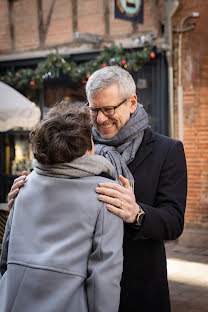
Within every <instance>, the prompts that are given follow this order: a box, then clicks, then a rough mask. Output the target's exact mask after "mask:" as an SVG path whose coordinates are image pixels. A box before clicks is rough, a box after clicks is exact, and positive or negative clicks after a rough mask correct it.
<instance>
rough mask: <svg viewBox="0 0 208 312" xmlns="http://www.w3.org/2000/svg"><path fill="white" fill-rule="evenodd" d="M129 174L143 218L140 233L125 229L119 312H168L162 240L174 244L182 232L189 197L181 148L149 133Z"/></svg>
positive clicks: (168, 140)
mask: <svg viewBox="0 0 208 312" xmlns="http://www.w3.org/2000/svg"><path fill="white" fill-rule="evenodd" d="M129 169H130V171H131V172H132V174H133V176H134V179H135V189H134V192H135V196H136V201H137V203H138V204H139V205H140V206H141V207H142V209H143V210H144V211H145V213H146V215H145V219H144V222H143V224H142V227H141V228H140V229H137V228H135V227H134V226H133V225H131V224H127V223H125V234H124V245H123V248H124V267H123V276H122V281H121V299H120V309H119V312H137V311H138V312H153V311H156V312H157V311H158V312H168V311H170V300H169V290H168V281H167V268H166V255H165V247H164V240H175V239H177V238H178V237H179V236H180V235H181V233H182V231H183V225H184V212H185V205H186V195H187V171H186V160H185V155H184V150H183V145H182V143H181V142H180V141H176V140H173V139H171V138H169V137H166V136H163V135H160V134H157V133H154V132H153V131H152V130H151V129H149V128H148V129H146V130H145V134H144V137H143V140H142V143H141V145H140V148H139V149H138V151H137V154H136V157H135V159H134V161H133V162H132V163H131V164H130V165H129Z"/></svg>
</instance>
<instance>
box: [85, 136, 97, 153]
mask: <svg viewBox="0 0 208 312" xmlns="http://www.w3.org/2000/svg"><path fill="white" fill-rule="evenodd" d="M91 142H92V149H91V150H87V151H86V153H85V155H94V153H95V144H94V142H93V138H92V136H91Z"/></svg>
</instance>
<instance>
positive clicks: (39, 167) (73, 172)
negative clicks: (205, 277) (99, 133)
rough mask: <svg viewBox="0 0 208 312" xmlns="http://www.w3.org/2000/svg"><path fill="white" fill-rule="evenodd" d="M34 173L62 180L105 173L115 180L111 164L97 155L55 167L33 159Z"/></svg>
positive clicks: (86, 156) (84, 156) (83, 157)
mask: <svg viewBox="0 0 208 312" xmlns="http://www.w3.org/2000/svg"><path fill="white" fill-rule="evenodd" d="M33 165H34V171H35V172H36V173H37V174H40V175H44V176H48V177H54V178H63V179H72V178H82V177H88V176H95V175H100V174H101V173H107V174H108V175H110V176H111V177H113V178H115V170H114V168H113V166H112V164H111V163H110V162H109V161H108V160H107V159H105V158H104V157H103V156H99V155H83V156H82V157H79V158H76V159H74V160H73V161H71V162H69V163H59V164H55V165H43V164H40V163H39V162H38V161H37V159H33Z"/></svg>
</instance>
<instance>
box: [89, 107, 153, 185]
mask: <svg viewBox="0 0 208 312" xmlns="http://www.w3.org/2000/svg"><path fill="white" fill-rule="evenodd" d="M147 127H148V115H147V113H146V111H145V109H144V108H143V105H141V104H139V103H138V105H137V109H136V111H135V112H134V113H133V114H132V115H131V117H130V119H129V120H128V121H127V123H126V124H125V125H124V126H123V127H122V128H121V129H120V131H119V132H118V134H117V135H115V136H114V137H113V138H112V139H109V140H108V139H103V138H102V137H101V136H100V135H99V133H98V132H97V131H96V129H95V128H94V127H93V128H92V133H93V139H94V142H95V154H97V155H102V156H104V157H105V158H106V159H108V160H109V161H110V162H111V163H112V165H113V166H114V168H115V170H116V178H118V176H119V175H123V176H124V177H125V178H127V179H128V180H129V181H130V183H131V184H132V185H133V183H134V178H133V176H132V174H131V172H130V171H129V169H128V167H127V165H128V164H130V163H131V162H132V161H133V160H134V158H135V155H136V152H137V150H138V148H139V146H140V144H141V142H142V139H143V136H144V130H145V129H146V128H147Z"/></svg>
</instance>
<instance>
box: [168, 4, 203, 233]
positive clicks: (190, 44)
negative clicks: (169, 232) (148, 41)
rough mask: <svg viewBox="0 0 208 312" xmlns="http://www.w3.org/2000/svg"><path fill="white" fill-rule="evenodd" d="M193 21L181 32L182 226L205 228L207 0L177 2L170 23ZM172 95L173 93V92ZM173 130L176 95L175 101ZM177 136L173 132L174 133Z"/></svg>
mask: <svg viewBox="0 0 208 312" xmlns="http://www.w3.org/2000/svg"><path fill="white" fill-rule="evenodd" d="M191 12H199V14H200V16H199V17H197V18H189V19H188V20H187V21H186V23H185V24H184V26H188V25H189V24H190V23H191V24H192V23H194V24H195V27H194V29H193V30H190V31H188V32H185V33H183V39H182V85H183V92H184V95H183V109H184V125H183V126H184V146H185V152H186V158H187V166H188V201H187V210H186V218H185V222H186V226H187V227H190V226H191V227H197V228H203V229H208V33H207V27H208V20H207V17H208V3H207V2H206V1H203V0H197V1H185V0H183V1H181V3H180V6H179V8H178V10H177V12H176V14H175V16H174V19H173V24H174V26H175V27H179V24H180V21H181V19H182V18H184V17H185V16H187V15H188V14H189V13H191ZM174 51H175V59H174V61H175V90H177V83H178V80H177V73H178V68H177V55H178V34H177V33H174ZM175 95H176V92H175ZM175 113H176V114H175V116H176V119H175V121H176V131H177V97H176V100H175ZM176 137H177V132H176Z"/></svg>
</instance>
